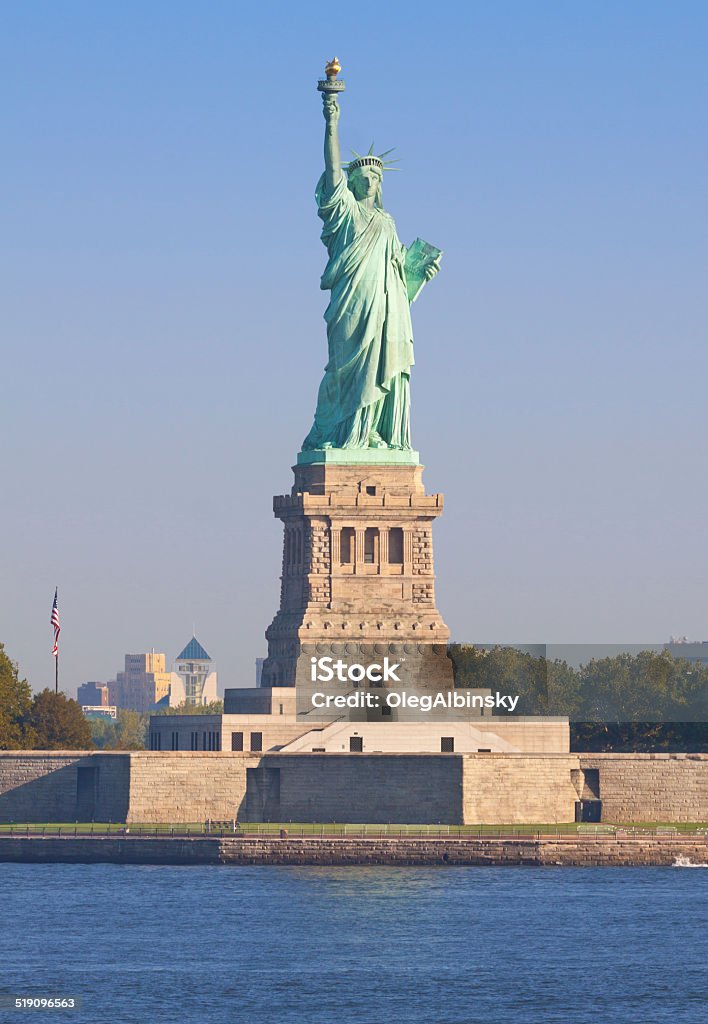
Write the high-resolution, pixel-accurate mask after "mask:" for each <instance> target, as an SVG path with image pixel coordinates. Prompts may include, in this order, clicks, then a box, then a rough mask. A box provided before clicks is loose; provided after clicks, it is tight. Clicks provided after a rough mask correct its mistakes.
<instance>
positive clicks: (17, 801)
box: [0, 750, 83, 821]
mask: <svg viewBox="0 0 708 1024" xmlns="http://www.w3.org/2000/svg"><path fill="white" fill-rule="evenodd" d="M82 756H83V755H82V753H81V752H77V753H61V752H60V753H57V752H55V751H51V750H50V751H41V750H38V751H26V752H25V751H0V821H75V820H76V818H75V817H74V814H75V811H76V765H77V763H78V762H79V761H80V760H81V758H82Z"/></svg>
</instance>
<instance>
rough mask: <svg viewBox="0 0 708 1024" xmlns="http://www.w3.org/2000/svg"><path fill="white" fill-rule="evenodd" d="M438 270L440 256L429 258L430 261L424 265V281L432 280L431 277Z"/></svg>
mask: <svg viewBox="0 0 708 1024" xmlns="http://www.w3.org/2000/svg"><path fill="white" fill-rule="evenodd" d="M439 270H440V257H439V256H437V257H436V258H435V259H434V260H431V261H430V263H428V265H427V266H426V268H425V280H426V281H432V279H433V278H434V277H435V275H436V274H437V273H438V272H439Z"/></svg>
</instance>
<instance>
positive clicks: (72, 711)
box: [30, 690, 94, 750]
mask: <svg viewBox="0 0 708 1024" xmlns="http://www.w3.org/2000/svg"><path fill="white" fill-rule="evenodd" d="M30 722H31V725H32V727H33V729H34V731H35V733H36V741H35V744H34V745H35V747H36V748H37V749H39V750H90V749H92V748H93V746H94V742H93V740H92V739H91V726H90V725H89V723H88V722H87V720H86V718H85V717H84V713H83V711H82V710H81V705H80V704H78V703H77V702H76V701H75V700H69V699H68V698H67V697H66V696H65V695H64V694H63V693H54V692H53V691H52V690H42V692H41V693H37V694H35V697H34V700H33V701H32V710H31V713H30Z"/></svg>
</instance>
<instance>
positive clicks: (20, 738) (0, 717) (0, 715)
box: [0, 643, 35, 750]
mask: <svg viewBox="0 0 708 1024" xmlns="http://www.w3.org/2000/svg"><path fill="white" fill-rule="evenodd" d="M31 705H32V694H31V691H30V685H29V683H28V682H27V680H26V679H20V677H19V673H18V670H17V665H16V664H15V663H14V661H10V659H9V658H8V656H7V654H6V653H5V647H4V646H3V644H1V643H0V750H19V749H22V748H23V747H24V748H25V749H26V748H27V747H32V746H34V742H35V736H34V733H33V731H32V728H31V726H30V723H29V717H30V709H31Z"/></svg>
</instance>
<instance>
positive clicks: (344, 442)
mask: <svg viewBox="0 0 708 1024" xmlns="http://www.w3.org/2000/svg"><path fill="white" fill-rule="evenodd" d="M339 70H340V67H339V65H338V62H337V59H336V57H335V59H334V61H332V62H331V63H330V64H329V65H328V66H327V68H326V72H327V78H328V80H327V82H324V81H323V82H321V83H320V86H319V88H320V89H321V90H322V92H323V111H324V119H325V126H326V127H325V145H324V158H325V171H324V174H323V175H322V177H321V178H320V180H319V182H318V185H317V189H316V193H315V197H316V200H317V207H318V213H319V216H320V217H321V218H322V221H323V222H324V227H323V230H322V241H323V242H324V244H325V246H326V248H327V253H328V256H329V260H328V262H327V266H326V268H325V272H324V274H323V275H322V281H321V287H322V288H323V289H325V290H328V291H330V292H331V299H330V303H329V306H328V307H327V310H326V312H325V321H326V323H327V341H328V350H329V360H328V362H327V366H326V367H325V374H324V377H323V379H322V383H321V384H320V389H319V394H318V396H317V409H316V412H315V422H314V424H313V426H312V430H311V431H310V433H309V434H308V436H307V438H306V439H305V441H304V442H303V446H302V447H303V451H310V450H313V449H322V448H350V449H356V448H392V449H399V450H400V449H403V450H410V449H411V439H410V372H411V367H412V365H413V362H414V360H413V328H412V326H411V315H410V303H411V302H412V301H413V299H415V298H416V296H417V294H418V292H419V291H420V288H421V287H422V285H423V284H424V283H425V281H429V280H430V279H431V278H432V277H434V275H435V274H437V272H438V270H439V269H440V267H439V260H440V256H441V255H442V254H441V252H440V250H439V249H435V248H434V247H433V246H431V245H428V243H426V242H422V241H421V240H420V239H416V241H415V242H414V243H413V245H412V246H411V248H410V249H406V248H405V246H403V245H401V243H400V241H399V240H398V235H397V234H396V225H395V223H394V221H393V218H392V217H391V216H390V214H388V213H386V212H385V211H384V209H383V205H382V200H381V183H382V180H383V175H384V171H385V170H388V169H389V168H388V167H387V166H386V165H385V163H384V157H385V156H386V155H387V153H383V154H382V155H381V156H375V155H374V153H373V147H372V149H371V150H370V151H369V153H368V154H367V155H365V156H359V155H358V154H355V158H354V159H353V160H352V161H351V162H350V163H349V164H348V165H347V166H346V175H345V174H344V173H343V171H342V164H341V158H340V151H339V137H338V130H337V125H338V121H339V104H338V102H337V96H336V93H337V92H338V91H341V90H342V89H343V87H344V83H342V82H341V81H336V75H337V73H338V71H339ZM388 152H389V153H390V152H391V151H390V150H388Z"/></svg>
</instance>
